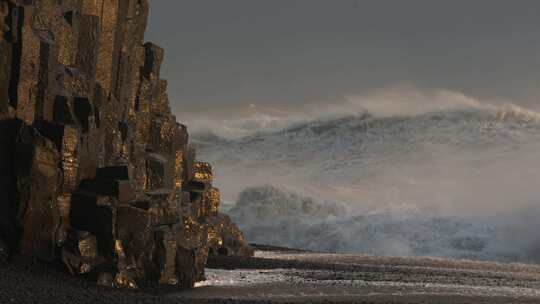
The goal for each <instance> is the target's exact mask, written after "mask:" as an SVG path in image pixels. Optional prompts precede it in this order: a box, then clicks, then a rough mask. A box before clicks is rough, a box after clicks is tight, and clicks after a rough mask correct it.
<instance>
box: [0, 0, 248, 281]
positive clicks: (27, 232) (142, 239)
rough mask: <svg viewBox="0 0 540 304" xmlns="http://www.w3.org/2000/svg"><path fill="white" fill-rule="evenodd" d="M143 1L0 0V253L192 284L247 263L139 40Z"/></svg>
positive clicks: (154, 62)
mask: <svg viewBox="0 0 540 304" xmlns="http://www.w3.org/2000/svg"><path fill="white" fill-rule="evenodd" d="M147 15H148V1H147V0H58V1H56V0H55V1H53V0H0V30H1V32H0V33H1V35H0V147H1V149H0V172H1V174H0V258H4V259H6V258H7V259H9V258H15V257H24V258H27V259H32V260H39V261H45V262H54V261H59V260H61V261H62V262H63V263H64V264H65V265H66V266H67V267H66V268H68V269H69V271H71V272H72V273H77V274H87V273H94V274H96V275H97V276H98V278H99V282H100V284H104V285H110V286H113V285H114V286H117V287H138V286H141V285H142V284H145V283H147V282H150V281H153V282H159V283H162V284H179V285H180V286H183V287H192V286H193V285H194V283H195V281H196V280H202V279H203V278H204V266H205V263H206V259H207V257H208V254H209V251H211V252H213V253H222V254H242V255H249V254H251V253H252V250H251V249H250V248H249V246H247V244H246V242H245V241H244V239H243V236H242V233H241V232H240V231H239V230H238V229H237V228H236V226H235V225H234V224H232V223H231V222H230V220H229V219H228V218H227V217H226V216H223V215H220V214H218V209H219V204H220V193H219V190H217V189H215V188H213V187H212V168H211V166H210V165H209V164H207V163H203V162H197V161H196V156H195V150H194V149H192V148H191V147H190V146H189V145H188V133H187V131H186V127H185V126H183V125H181V124H179V123H177V122H176V119H175V117H174V115H173V114H172V113H171V109H170V107H169V101H168V98H167V82H166V81H165V80H162V79H161V78H160V65H161V63H162V60H163V55H164V52H163V50H162V49H161V48H160V47H158V46H156V45H154V44H152V43H144V31H145V28H146V20H147Z"/></svg>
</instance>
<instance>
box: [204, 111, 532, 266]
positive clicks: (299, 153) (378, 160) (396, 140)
mask: <svg viewBox="0 0 540 304" xmlns="http://www.w3.org/2000/svg"><path fill="white" fill-rule="evenodd" d="M539 150H540V115H539V114H538V113H536V112H532V111H528V110H525V109H522V108H518V107H512V106H507V107H495V106H471V107H460V108H455V109H451V110H441V111H432V112H427V113H419V114H414V115H402V116H396V115H393V116H376V115H372V114H368V113H364V114H358V115H350V116H342V117H334V118H329V119H319V120H314V121H309V122H305V123H299V124H296V125H294V126H291V127H288V128H285V129H282V130H278V131H268V132H259V133H256V134H254V135H251V136H247V137H244V138H240V139H228V140H221V141H219V144H218V145H214V146H204V147H202V149H201V150H200V151H201V153H202V154H203V155H202V156H203V157H204V158H205V159H210V160H211V161H212V162H213V163H215V164H216V166H217V167H219V168H220V170H219V171H218V172H217V173H216V182H217V183H218V184H219V185H220V186H221V188H223V189H225V190H224V196H225V199H226V200H228V201H235V200H236V199H237V198H238V197H239V195H240V193H242V194H241V195H240V199H239V200H238V201H239V205H237V207H236V208H235V209H234V212H233V216H237V217H238V216H240V215H241V214H240V211H241V210H242V212H245V214H246V215H245V218H246V219H247V220H248V221H247V222H246V219H244V218H242V219H240V218H235V219H236V220H237V221H239V222H245V224H244V225H245V226H244V227H242V228H243V229H244V230H245V231H246V232H247V235H248V238H249V239H250V240H251V241H257V242H263V243H264V242H265V240H266V242H273V241H275V242H276V243H275V244H276V245H282V246H294V247H301V248H306V249H314V250H328V251H332V250H340V251H362V252H368V253H374V254H388V255H434V256H443V257H471V258H479V259H496V260H517V261H528V260H531V259H532V260H535V258H534V256H539V257H540V255H534V254H533V253H534V252H539V251H538V248H539V247H540V245H538V244H540V239H539V238H538V237H537V236H536V234H535V233H532V232H533V231H535V229H534V228H535V227H536V225H537V223H536V219H535V217H527V216H523V215H527V214H536V215H538V214H540V207H539V204H538V202H539V201H540V195H538V182H537V181H538V180H540V170H538V169H537V167H538V163H540V153H538V151H539ZM225 177H226V178H225ZM267 184H269V185H272V186H274V187H277V188H278V189H280V190H285V192H284V193H289V192H294V193H297V194H295V195H291V194H283V195H282V194H276V191H275V188H274V190H268V189H267V190H264V191H263V190H261V189H258V190H257V191H254V190H253V189H251V190H250V191H247V192H244V193H243V192H242V191H243V190H244V189H246V188H251V187H257V186H259V185H267ZM246 193H251V194H249V195H246ZM254 193H256V194H254ZM257 195H259V196H257ZM298 196H300V197H314V198H316V199H315V200H313V202H314V204H315V205H316V204H320V205H324V206H326V205H329V206H333V204H334V203H331V202H344V203H343V204H342V205H344V206H345V208H346V210H347V214H348V215H346V216H343V215H339V214H337V215H335V216H333V217H324V216H323V217H320V216H314V215H310V216H308V217H303V216H301V215H300V214H302V212H300V211H298V210H301V208H300V209H294V208H293V207H291V205H292V206H296V205H297V204H292V203H291V202H292V201H297V200H299V201H301V200H302V199H299V198H298ZM265 197H266V198H265ZM268 197H271V198H273V199H272V200H269V199H267V198H268ZM304 199H305V198H304ZM269 201H271V202H272V203H269ZM276 201H277V202H276ZM260 202H266V203H265V207H263V206H261V204H260ZM282 202H286V203H284V204H285V205H282V204H283V203H282ZM317 202H319V203H317ZM249 203H253V204H254V205H253V206H257V207H253V206H251V207H249V206H250V204H249ZM269 206H271V207H269ZM404 206H407V207H406V208H404ZM257 208H260V209H259V211H257ZM274 208H275V209H276V210H281V211H279V212H277V211H275V210H274ZM289 208H293V209H291V210H289V211H288V212H287V211H284V210H287V209H289ZM257 212H259V213H260V214H261V215H262V218H258V220H257V222H254V223H253V225H251V226H250V222H249V217H250V216H253V215H254V214H257ZM276 212H277V213H276ZM266 214H269V215H272V216H271V217H269V218H268V219H269V220H270V221H269V222H266V221H265V218H266V217H265V216H266ZM276 223H279V224H276ZM452 227H458V228H459V229H458V231H455V230H452V229H450V228H452ZM501 227H502V228H501ZM515 227H519V228H515ZM456 229H457V228H456ZM451 232H452V233H451ZM515 235H519V236H520V238H516V237H515ZM517 239H524V241H518V240H517Z"/></svg>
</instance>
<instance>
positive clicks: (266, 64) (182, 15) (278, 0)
mask: <svg viewBox="0 0 540 304" xmlns="http://www.w3.org/2000/svg"><path fill="white" fill-rule="evenodd" d="M151 2H152V3H151V18H150V23H149V28H148V33H147V36H146V39H147V40H149V41H153V42H156V43H158V44H159V45H161V46H163V47H164V48H165V50H166V60H165V65H164V67H163V70H162V71H163V77H164V78H166V79H168V80H169V83H170V84H169V95H170V97H171V102H172V103H173V107H174V108H175V110H176V111H177V112H178V113H196V112H199V113H200V112H201V111H203V110H204V109H205V108H207V107H209V106H211V107H217V108H218V109H221V111H225V112H226V111H229V110H230V109H235V108H237V107H245V106H247V105H249V104H257V105H266V106H276V107H281V108H286V107H295V106H297V105H306V104H308V105H309V103H311V102H333V101H335V100H338V99H340V98H343V96H349V95H356V94H366V93H367V92H369V91H372V90H377V89H381V88H386V87H392V86H396V85H407V86H413V87H418V88H433V89H449V90H455V91H458V92H462V93H464V94H466V95H470V96H473V97H477V98H482V99H496V100H501V99H502V100H511V101H514V102H515V103H518V104H521V105H528V106H529V107H532V108H538V107H539V106H538V105H539V104H540V102H539V101H538V97H539V96H540V1H538V0H514V1H512V0H226V1H220V0H152V1H151ZM180 116H182V115H180Z"/></svg>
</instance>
